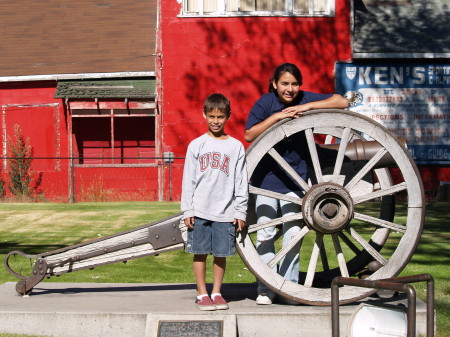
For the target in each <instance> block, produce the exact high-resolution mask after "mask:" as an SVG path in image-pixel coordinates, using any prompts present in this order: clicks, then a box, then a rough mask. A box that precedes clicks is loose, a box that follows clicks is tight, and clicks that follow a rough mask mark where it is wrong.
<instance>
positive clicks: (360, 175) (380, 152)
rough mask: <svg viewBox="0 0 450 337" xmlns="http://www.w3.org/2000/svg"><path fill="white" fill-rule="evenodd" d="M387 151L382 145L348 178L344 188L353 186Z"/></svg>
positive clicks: (349, 189)
mask: <svg viewBox="0 0 450 337" xmlns="http://www.w3.org/2000/svg"><path fill="white" fill-rule="evenodd" d="M386 153H387V150H386V149H385V148H384V147H383V148H381V149H380V150H378V152H377V153H376V154H375V156H373V157H372V159H370V160H369V161H368V162H367V164H366V165H364V167H363V168H362V169H361V170H360V171H359V172H358V173H357V174H356V175H355V176H354V177H353V178H352V180H350V182H349V183H348V184H347V185H346V186H345V188H346V189H347V190H348V191H350V194H351V189H352V188H353V187H355V185H356V184H357V183H358V182H359V181H360V180H361V179H362V178H363V177H364V176H365V175H366V174H367V173H369V171H370V170H371V169H372V168H373V167H374V166H375V165H376V163H378V162H379V161H380V160H381V158H383V156H384V155H385V154H386Z"/></svg>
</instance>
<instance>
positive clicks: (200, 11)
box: [178, 0, 336, 17]
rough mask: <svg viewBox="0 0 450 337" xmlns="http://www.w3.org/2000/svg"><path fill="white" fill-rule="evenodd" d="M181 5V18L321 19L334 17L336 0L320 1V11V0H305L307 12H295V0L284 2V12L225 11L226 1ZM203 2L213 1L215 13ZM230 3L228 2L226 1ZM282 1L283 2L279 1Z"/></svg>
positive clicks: (185, 0)
mask: <svg viewBox="0 0 450 337" xmlns="http://www.w3.org/2000/svg"><path fill="white" fill-rule="evenodd" d="M178 1H179V2H181V3H182V8H181V14H180V16H181V17H220V16H226V17H230V16H306V17H321V16H334V15H335V2H336V0H322V1H325V2H326V9H325V10H322V11H314V2H315V1H320V0H307V2H308V12H299V11H295V8H294V4H295V0H284V2H285V10H284V11H236V10H227V8H226V4H227V0H178ZM204 1H208V2H211V3H213V2H214V1H215V3H216V7H217V10H216V11H210V12H209V11H205V10H204ZM228 1H230V0H228ZM234 1H235V2H236V3H237V5H238V8H239V6H240V1H243V0H234ZM281 1H283V0H281ZM194 3H196V4H197V6H196V10H195V11H193V10H191V11H189V8H188V5H189V4H191V5H192V4H194Z"/></svg>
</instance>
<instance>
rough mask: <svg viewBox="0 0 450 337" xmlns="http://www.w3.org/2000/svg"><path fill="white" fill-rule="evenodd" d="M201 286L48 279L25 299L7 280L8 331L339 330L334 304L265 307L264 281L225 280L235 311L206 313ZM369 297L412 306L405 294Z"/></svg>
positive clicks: (157, 335) (3, 292)
mask: <svg viewBox="0 0 450 337" xmlns="http://www.w3.org/2000/svg"><path fill="white" fill-rule="evenodd" d="M195 289H196V288H195V284H128V283H127V284H122V283H120V284H112V283H53V282H42V283H40V284H38V285H37V286H36V287H35V288H34V289H33V292H32V294H31V295H30V296H28V297H21V296H19V295H18V294H17V293H16V291H15V283H13V282H8V283H5V284H3V285H0V332H4V333H20V334H27V335H34V336H57V337H75V336H76V337H79V336H84V337H91V336H92V337H94V336H95V337H102V336H108V337H116V336H117V337H135V336H136V337H138V336H139V337H165V335H164V332H163V331H162V330H161V329H160V327H161V322H178V323H179V322H188V323H185V324H173V325H171V327H170V329H172V330H175V331H178V334H176V333H175V334H172V335H170V336H173V337H177V336H182V334H180V333H181V332H180V331H183V329H186V327H193V326H194V325H195V324H196V323H198V322H202V321H205V322H211V321H216V322H217V321H219V322H221V323H220V325H221V326H222V327H223V330H221V332H220V334H219V336H221V337H235V336H239V337H250V336H255V337H256V336H258V337H266V336H270V337H273V336H277V337H283V336H289V337H295V336H299V337H306V336H308V337H324V336H331V308H330V307H314V306H308V305H302V304H299V305H287V304H273V305H268V306H259V305H256V303H255V299H256V284H224V285H223V288H222V295H223V296H224V298H225V299H226V300H227V301H228V302H229V306H230V309H229V310H218V311H212V312H201V311H199V310H198V309H197V308H196V307H195V304H194V299H195V295H196V290H195ZM363 302H367V303H377V302H382V303H391V304H398V303H400V304H403V305H406V300H405V297H399V298H394V299H386V298H384V299H373V298H372V299H367V300H366V301H363ZM360 303H361V302H358V303H355V304H354V305H345V306H341V307H340V320H339V323H340V324H339V325H340V333H341V336H345V335H346V332H347V324H348V321H349V318H350V317H351V315H352V314H353V312H354V311H355V309H356V308H357V307H358V305H359V304H360ZM416 323H417V330H418V331H419V332H421V333H423V334H425V332H426V307H425V304H424V303H423V302H421V301H420V300H417V318H416ZM168 325H170V324H165V328H167V327H168ZM163 326H164V324H163ZM207 326H209V325H208V324H204V327H207ZM210 328H211V329H213V330H214V331H216V330H217V329H216V328H215V327H214V326H211V327H210ZM167 336H168V335H167ZM211 336H213V335H211Z"/></svg>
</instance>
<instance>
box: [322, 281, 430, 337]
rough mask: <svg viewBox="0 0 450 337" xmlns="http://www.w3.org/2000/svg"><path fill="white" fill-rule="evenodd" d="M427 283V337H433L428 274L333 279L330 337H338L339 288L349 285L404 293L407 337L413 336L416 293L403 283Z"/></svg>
mask: <svg viewBox="0 0 450 337" xmlns="http://www.w3.org/2000/svg"><path fill="white" fill-rule="evenodd" d="M422 281H427V337H434V279H433V277H432V276H431V275H430V274H419V275H410V276H402V277H393V278H388V279H382V280H367V279H365V280H362V279H354V278H349V277H341V276H338V277H335V278H334V279H333V280H332V281H331V328H332V337H339V286H344V285H349V286H355V287H363V288H373V289H383V290H394V291H398V292H404V293H406V295H407V298H408V308H407V313H406V315H407V337H413V336H415V328H416V292H415V290H414V288H413V287H412V286H411V285H409V284H405V283H414V282H422Z"/></svg>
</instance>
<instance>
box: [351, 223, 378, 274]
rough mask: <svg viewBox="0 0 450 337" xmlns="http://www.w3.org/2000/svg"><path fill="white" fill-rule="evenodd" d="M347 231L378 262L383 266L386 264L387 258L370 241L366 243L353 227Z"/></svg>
mask: <svg viewBox="0 0 450 337" xmlns="http://www.w3.org/2000/svg"><path fill="white" fill-rule="evenodd" d="M348 231H349V233H350V235H351V236H352V238H354V239H355V240H356V241H357V242H358V243H359V244H360V245H361V246H362V247H363V248H364V250H365V251H366V252H368V253H369V254H370V255H371V256H372V257H373V258H374V259H375V260H376V261H378V262H380V263H381V264H382V265H383V266H384V265H386V263H387V260H386V259H385V258H384V257H383V256H382V255H381V254H380V253H379V252H378V251H377V250H376V249H375V248H373V247H372V246H371V245H370V243H368V242H367V241H366V240H365V239H364V238H363V237H362V236H361V235H359V234H358V233H357V232H356V231H355V230H354V229H353V228H350V229H349V230H348Z"/></svg>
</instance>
